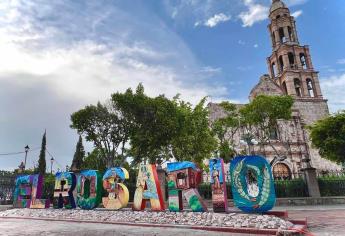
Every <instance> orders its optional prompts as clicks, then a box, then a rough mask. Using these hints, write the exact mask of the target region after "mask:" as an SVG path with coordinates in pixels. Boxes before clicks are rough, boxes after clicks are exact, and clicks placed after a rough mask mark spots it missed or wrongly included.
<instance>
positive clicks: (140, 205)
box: [133, 164, 165, 211]
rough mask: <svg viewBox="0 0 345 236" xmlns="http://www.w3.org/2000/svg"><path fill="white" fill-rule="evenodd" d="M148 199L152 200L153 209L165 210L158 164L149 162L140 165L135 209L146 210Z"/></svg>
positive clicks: (135, 194)
mask: <svg viewBox="0 0 345 236" xmlns="http://www.w3.org/2000/svg"><path fill="white" fill-rule="evenodd" d="M147 200H150V203H151V209H152V210H153V211H163V210H164V209H165V207H164V200H163V195H162V190H161V186H160V184H159V181H158V175H157V170H156V165H150V164H149V165H141V166H140V168H139V173H138V178H137V188H136V190H135V193H134V200H133V210H135V211H141V210H144V209H145V205H146V201H147Z"/></svg>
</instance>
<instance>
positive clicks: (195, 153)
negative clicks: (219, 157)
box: [169, 97, 217, 166]
mask: <svg viewBox="0 0 345 236" xmlns="http://www.w3.org/2000/svg"><path fill="white" fill-rule="evenodd" d="M205 102H206V98H203V99H201V101H200V102H199V103H198V104H197V105H196V106H195V107H194V108H193V107H192V105H191V104H190V103H186V102H184V101H182V100H179V99H178V98H177V97H175V104H176V106H177V111H178V112H177V117H178V124H177V126H176V127H177V134H176V135H175V136H174V137H173V138H172V142H171V145H170V146H169V147H170V148H171V151H172V155H173V157H174V158H175V159H176V160H177V161H193V162H195V163H198V164H199V165H200V166H202V165H203V160H204V159H207V158H210V157H211V156H212V153H213V151H214V150H215V149H216V144H217V142H216V139H215V138H214V135H213V133H212V131H211V129H210V128H209V119H208V115H209V111H208V109H207V107H206V106H205Z"/></svg>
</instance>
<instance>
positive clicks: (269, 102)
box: [240, 95, 293, 156]
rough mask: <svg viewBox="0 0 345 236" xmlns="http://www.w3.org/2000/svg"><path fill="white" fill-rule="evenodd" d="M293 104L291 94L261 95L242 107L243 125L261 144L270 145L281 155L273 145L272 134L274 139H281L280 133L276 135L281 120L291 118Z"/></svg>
mask: <svg viewBox="0 0 345 236" xmlns="http://www.w3.org/2000/svg"><path fill="white" fill-rule="evenodd" d="M292 105H293V99H292V97H290V96H267V95H259V96H257V97H255V98H254V99H253V100H252V101H251V102H250V103H249V104H247V105H245V106H244V107H242V108H241V109H240V114H241V117H242V123H241V126H242V127H244V128H245V129H246V131H247V132H248V134H250V135H251V136H252V137H254V138H256V139H257V141H258V142H259V145H261V146H264V145H270V146H271V147H272V148H273V149H274V151H275V152H276V154H277V155H278V156H281V153H278V151H277V150H276V148H275V147H274V145H272V142H271V140H272V134H274V135H273V136H275V137H273V138H274V139H277V138H278V139H279V135H275V134H277V133H279V132H280V130H279V129H280V126H279V121H284V120H289V119H291V114H292Z"/></svg>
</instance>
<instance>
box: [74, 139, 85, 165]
mask: <svg viewBox="0 0 345 236" xmlns="http://www.w3.org/2000/svg"><path fill="white" fill-rule="evenodd" d="M84 157H85V150H84V146H83V138H82V137H81V135H79V140H78V143H77V146H76V149H75V153H74V156H73V161H72V165H71V170H72V171H77V170H80V169H81V166H82V164H83V160H84Z"/></svg>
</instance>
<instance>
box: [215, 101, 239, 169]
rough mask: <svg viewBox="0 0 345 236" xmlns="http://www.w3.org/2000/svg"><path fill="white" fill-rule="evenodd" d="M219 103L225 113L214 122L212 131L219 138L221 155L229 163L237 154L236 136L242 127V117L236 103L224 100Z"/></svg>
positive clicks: (218, 149)
mask: <svg viewBox="0 0 345 236" xmlns="http://www.w3.org/2000/svg"><path fill="white" fill-rule="evenodd" d="M219 105H220V107H222V108H223V111H224V112H225V115H224V117H221V118H219V119H217V120H215V121H214V122H213V124H212V131H213V132H214V134H215V135H216V137H217V139H218V148H217V151H218V153H219V156H220V157H221V158H223V160H224V162H225V163H228V162H230V160H231V159H232V158H233V157H235V156H236V155H237V153H236V151H235V148H234V146H235V139H234V136H235V134H236V132H237V131H238V129H239V127H240V124H241V117H240V115H239V112H238V109H237V107H236V106H235V104H232V103H230V102H222V103H220V104H219Z"/></svg>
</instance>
